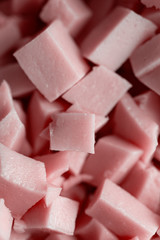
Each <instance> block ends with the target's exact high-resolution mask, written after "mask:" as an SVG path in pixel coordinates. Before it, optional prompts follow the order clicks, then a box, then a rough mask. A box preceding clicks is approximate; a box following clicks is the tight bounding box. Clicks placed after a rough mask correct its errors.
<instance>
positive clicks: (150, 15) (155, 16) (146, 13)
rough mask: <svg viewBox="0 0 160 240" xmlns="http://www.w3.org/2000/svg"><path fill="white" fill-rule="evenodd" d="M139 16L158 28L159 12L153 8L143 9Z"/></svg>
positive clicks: (159, 24)
mask: <svg viewBox="0 0 160 240" xmlns="http://www.w3.org/2000/svg"><path fill="white" fill-rule="evenodd" d="M141 15H142V16H143V17H145V18H147V19H149V20H150V21H152V22H154V23H155V24H156V25H157V26H158V27H160V10H156V9H155V8H144V10H143V11H142V13H141Z"/></svg>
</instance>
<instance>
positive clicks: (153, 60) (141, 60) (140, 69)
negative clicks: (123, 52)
mask: <svg viewBox="0 0 160 240" xmlns="http://www.w3.org/2000/svg"><path fill="white" fill-rule="evenodd" d="M159 42H160V34H157V35H155V36H154V37H153V38H151V39H150V40H148V41H147V42H145V43H143V44H142V45H140V46H139V47H137V48H136V50H135V51H134V52H133V54H132V55H131V57H130V60H131V65H132V68H133V71H134V74H135V75H136V77H137V78H140V79H141V77H143V76H144V75H146V74H148V73H149V72H151V71H153V70H154V69H155V68H157V67H158V66H159V65H160V47H159Z"/></svg>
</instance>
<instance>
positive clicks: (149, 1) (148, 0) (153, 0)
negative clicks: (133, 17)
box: [141, 0, 160, 9]
mask: <svg viewBox="0 0 160 240" xmlns="http://www.w3.org/2000/svg"><path fill="white" fill-rule="evenodd" d="M141 3H143V4H144V5H145V6H146V7H147V8H150V7H155V8H157V9H160V2H159V0H141Z"/></svg>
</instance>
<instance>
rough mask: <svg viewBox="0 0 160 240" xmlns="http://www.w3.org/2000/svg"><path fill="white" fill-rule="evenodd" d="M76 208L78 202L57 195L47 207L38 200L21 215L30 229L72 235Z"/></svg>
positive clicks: (76, 212)
mask: <svg viewBox="0 0 160 240" xmlns="http://www.w3.org/2000/svg"><path fill="white" fill-rule="evenodd" d="M78 208H79V203H78V202H76V201H73V200H71V199H69V198H65V197H61V196H59V197H57V198H56V199H55V200H54V201H53V203H52V204H51V205H49V207H46V206H45V205H44V204H43V202H39V203H38V204H36V205H35V206H34V207H33V208H32V209H30V210H29V211H28V212H27V213H26V214H25V215H24V216H23V220H24V221H25V223H26V225H27V228H28V229H30V230H35V231H36V230H37V231H39V230H45V231H46V232H49V233H50V232H59V233H64V234H67V235H73V234H74V230H75V222H76V218H77V214H78Z"/></svg>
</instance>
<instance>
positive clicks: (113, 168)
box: [82, 135, 143, 186]
mask: <svg viewBox="0 0 160 240" xmlns="http://www.w3.org/2000/svg"><path fill="white" fill-rule="evenodd" d="M142 153H143V152H142V150H141V149H139V148H138V147H136V146H135V145H133V144H131V143H130V142H128V141H125V140H124V139H122V138H120V137H118V136H116V135H109V136H106V137H103V138H100V139H99V140H98V142H97V144H96V145H95V154H94V155H90V156H89V157H88V158H87V160H86V162H85V163H84V166H83V169H82V173H85V174H88V175H91V176H92V177H93V179H91V183H92V184H93V185H95V186H99V184H100V183H101V182H102V181H103V180H104V179H105V178H109V179H111V180H112V181H114V182H115V183H120V182H121V181H122V180H123V179H124V178H125V177H126V175H127V174H128V172H129V171H130V170H131V169H132V168H133V166H134V165H135V163H136V162H137V161H138V160H139V159H140V157H141V156H142Z"/></svg>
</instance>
